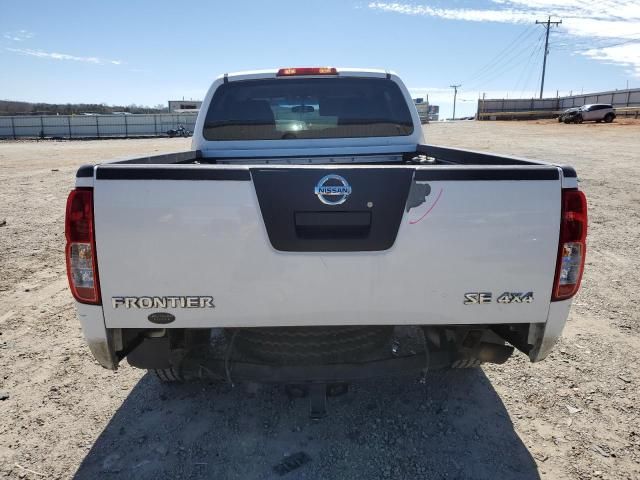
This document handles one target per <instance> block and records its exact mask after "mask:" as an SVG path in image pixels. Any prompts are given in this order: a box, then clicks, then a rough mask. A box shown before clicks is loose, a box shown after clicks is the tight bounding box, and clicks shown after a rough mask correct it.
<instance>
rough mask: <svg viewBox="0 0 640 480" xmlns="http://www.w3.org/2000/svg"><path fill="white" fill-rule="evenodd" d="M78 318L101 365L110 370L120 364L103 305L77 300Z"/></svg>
mask: <svg viewBox="0 0 640 480" xmlns="http://www.w3.org/2000/svg"><path fill="white" fill-rule="evenodd" d="M76 310H77V314H78V320H80V325H81V326H82V333H83V334H84V338H85V340H86V341H87V345H88V346H89V350H91V353H92V354H93V356H94V358H95V359H96V360H97V361H98V363H99V364H100V365H102V366H103V367H104V368H108V369H109V370H115V369H116V368H117V366H118V358H117V356H116V347H115V345H114V342H113V336H112V334H111V333H110V331H109V330H107V328H106V327H105V325H104V315H103V313H102V306H101V305H86V304H84V303H78V302H76Z"/></svg>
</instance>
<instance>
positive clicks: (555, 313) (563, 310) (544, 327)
mask: <svg viewBox="0 0 640 480" xmlns="http://www.w3.org/2000/svg"><path fill="white" fill-rule="evenodd" d="M572 301H573V300H572V299H569V300H564V301H561V302H551V304H550V306H549V315H548V316H547V321H546V323H542V324H537V325H539V326H538V327H537V328H534V327H536V325H532V328H531V330H530V332H529V339H530V342H529V343H531V344H532V345H533V348H532V349H531V351H530V352H529V359H530V360H531V361H532V362H539V361H540V360H544V359H545V358H546V357H547V355H549V353H550V352H551V349H552V348H553V346H554V345H555V344H556V343H557V341H558V339H559V338H560V336H561V335H562V330H563V329H564V326H565V324H566V323H567V318H568V317H569V309H570V308H571V303H572Z"/></svg>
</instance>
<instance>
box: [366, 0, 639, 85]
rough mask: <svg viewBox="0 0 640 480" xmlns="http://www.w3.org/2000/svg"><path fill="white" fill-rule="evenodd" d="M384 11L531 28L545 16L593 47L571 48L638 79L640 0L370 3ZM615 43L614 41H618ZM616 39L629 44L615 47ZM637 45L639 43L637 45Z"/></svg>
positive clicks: (566, 35)
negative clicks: (450, 5) (435, 4)
mask: <svg viewBox="0 0 640 480" xmlns="http://www.w3.org/2000/svg"><path fill="white" fill-rule="evenodd" d="M368 7H369V8H370V9H372V10H378V11H382V12H393V13H399V14H404V15H420V16H429V17H437V18H443V19H447V20H462V21H471V22H499V23H521V24H522V23H529V24H530V23H533V22H534V21H535V20H542V19H544V18H545V17H546V16H547V15H552V16H555V17H560V18H561V19H562V25H561V26H560V28H559V31H560V32H562V33H563V34H564V36H565V37H567V40H568V41H569V43H568V45H567V46H568V47H569V48H570V49H571V43H570V41H572V40H577V41H580V42H582V43H585V42H588V46H589V47H592V48H584V45H580V47H581V48H578V47H577V46H576V47H573V48H572V49H573V50H574V51H575V52H577V53H579V54H581V55H585V56H587V57H589V58H593V59H596V60H599V61H606V62H609V63H614V64H618V65H621V66H625V67H629V68H631V71H632V72H633V73H634V75H635V76H637V77H640V55H638V51H639V49H640V1H638V0H609V1H602V0H492V1H491V3H489V4H488V7H487V8H473V9H469V8H436V7H432V6H430V5H427V4H425V5H417V4H412V3H398V2H395V3H391V2H370V3H369V4H368ZM616 40H617V41H618V42H616ZM620 40H626V41H629V44H627V45H618V43H620ZM636 40H637V43H635V41H636Z"/></svg>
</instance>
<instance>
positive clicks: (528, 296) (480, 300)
mask: <svg viewBox="0 0 640 480" xmlns="http://www.w3.org/2000/svg"><path fill="white" fill-rule="evenodd" d="M463 303H464V304H465V305H484V304H487V303H493V294H492V293H491V292H469V293H465V294H464V302H463ZM495 303H501V304H507V303H533V292H527V293H522V292H504V293H503V294H501V295H499V296H498V298H496V301H495Z"/></svg>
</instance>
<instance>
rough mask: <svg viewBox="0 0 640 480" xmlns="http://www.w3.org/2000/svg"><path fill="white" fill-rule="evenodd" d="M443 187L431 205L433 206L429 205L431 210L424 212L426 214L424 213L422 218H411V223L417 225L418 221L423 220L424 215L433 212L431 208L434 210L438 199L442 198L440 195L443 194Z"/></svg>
mask: <svg viewBox="0 0 640 480" xmlns="http://www.w3.org/2000/svg"><path fill="white" fill-rule="evenodd" d="M442 190H443V189H442V188H441V189H440V191H439V192H438V196H437V197H436V201H435V202H433V205H431V207H429V210H427V211H426V212H424V215H422V216H421V217H420V218H418V219H417V220H409V225H415V224H416V223H418V222H420V221H422V219H423V218H424V217H426V216H427V215H429V212H431V210H433V207H435V206H436V205H437V203H438V200H440V197H441V196H442Z"/></svg>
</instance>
